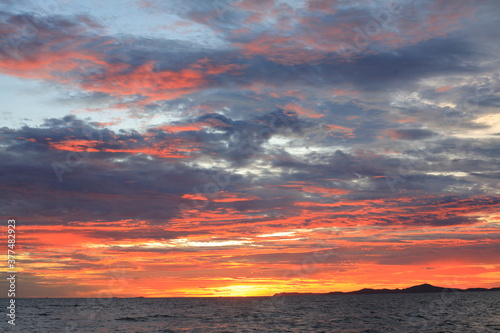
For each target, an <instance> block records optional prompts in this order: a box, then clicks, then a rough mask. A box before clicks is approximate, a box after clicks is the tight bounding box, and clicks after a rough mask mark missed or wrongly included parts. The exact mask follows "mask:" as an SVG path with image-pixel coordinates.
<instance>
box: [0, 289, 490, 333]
mask: <svg viewBox="0 0 500 333" xmlns="http://www.w3.org/2000/svg"><path fill="white" fill-rule="evenodd" d="M2 301H3V302H4V305H7V304H8V300H7V299H3V300H2ZM16 305H17V306H16V311H17V312H16V326H11V325H8V324H7V319H6V316H5V315H4V322H3V323H2V324H1V325H0V331H1V332H26V333H57V332H102V333H110V332H127V333H135V332H342V333H344V332H366V333H376V332H405V333H406V332H436V333H437V332H440V333H448V332H478V333H485V332H500V292H468V293H463V292H462V293H460V292H444V293H434V294H405V295H401V294H399V295H332V296H326V295H322V296H275V297H250V298H225V297H224V298H222V297H221V298H154V299H148V298H125V299H118V298H113V299H104V298H103V299H55V298H52V299H51V298H48V299H17V300H16ZM4 308H5V307H4ZM4 312H5V310H4Z"/></svg>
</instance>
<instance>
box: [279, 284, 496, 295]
mask: <svg viewBox="0 0 500 333" xmlns="http://www.w3.org/2000/svg"><path fill="white" fill-rule="evenodd" d="M474 291H475V292H478V291H500V288H491V289H487V288H468V289H459V288H443V287H436V286H433V285H431V284H428V283H424V284H420V285H418V286H413V287H408V288H404V289H387V288H384V289H371V288H364V289H360V290H356V291H349V292H342V291H333V292H329V293H297V292H291V293H277V294H274V296H310V295H371V294H418V293H441V292H474Z"/></svg>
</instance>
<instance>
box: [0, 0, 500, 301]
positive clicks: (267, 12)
mask: <svg viewBox="0 0 500 333" xmlns="http://www.w3.org/2000/svg"><path fill="white" fill-rule="evenodd" d="M48 2H50V3H52V5H51V7H50V6H49V7H50V8H49V7H47V6H48V5H46V4H45V3H46V2H43V1H38V0H37V1H10V0H7V1H3V2H0V32H1V33H2V37H1V39H0V88H1V89H0V91H1V94H2V106H0V115H1V117H2V126H1V128H0V155H1V156H0V161H1V162H0V168H1V170H0V171H1V182H0V186H1V187H0V189H1V193H2V198H3V200H2V202H1V204H0V212H1V213H0V215H1V216H2V218H3V220H4V221H7V219H9V218H15V219H16V221H17V231H16V232H17V251H18V258H17V261H18V264H17V269H18V272H19V286H20V287H19V297H138V296H143V297H186V296H187V297H201V296H208V297H218V296H268V295H273V294H275V293H280V292H330V291H352V290H358V289H362V288H405V287H409V286H412V285H417V284H423V283H430V284H433V285H437V286H441V287H455V288H469V287H485V288H491V287H500V283H499V282H500V252H499V248H500V182H499V178H500V172H499V170H498V166H499V165H500V164H499V163H500V150H499V144H500V139H499V138H500V137H499V135H500V114H499V112H498V110H499V109H498V108H499V101H500V76H499V75H500V65H499V63H498V54H499V51H500V50H498V49H499V45H500V44H499V43H498V24H499V23H500V22H498V21H499V18H500V17H499V16H498V14H497V15H494V14H492V13H495V12H496V13H498V10H499V9H500V4H499V2H498V1H493V0H485V1H462V0H458V1H452V0H432V1H430V0H429V1H427V0H425V1H411V0H402V1H399V2H394V1H392V2H391V1H385V0H376V1H364V0H359V1H347V0H345V1H343V0H338V1H337V0H331V1H330V0H224V1H204V0H185V1H174V0H162V1H160V0H148V1H142V0H130V1H125V2H126V5H122V2H120V1H118V0H116V1H115V0H110V1H101V2H98V1H93V0H92V1H83V0H67V1H65V0H59V1H48ZM394 3H397V4H398V5H397V6H395V5H394ZM391 4H392V5H391ZM2 256H3V257H5V255H4V254H2ZM4 259H5V260H6V258H4ZM0 285H2V286H4V285H6V282H5V281H2V282H1V284H0Z"/></svg>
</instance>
